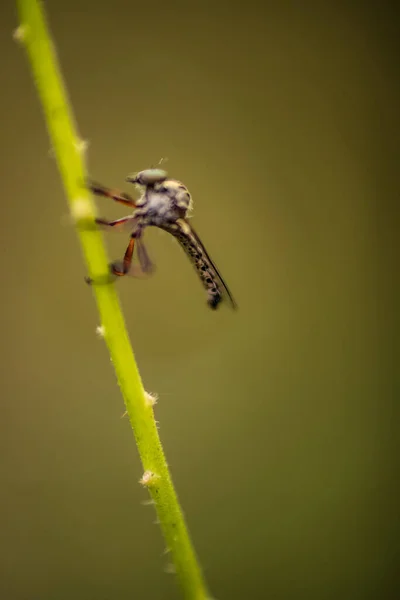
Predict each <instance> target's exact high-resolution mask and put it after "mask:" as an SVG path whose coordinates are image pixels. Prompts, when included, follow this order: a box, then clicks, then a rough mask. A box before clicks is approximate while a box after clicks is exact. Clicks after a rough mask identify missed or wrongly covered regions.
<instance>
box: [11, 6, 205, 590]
mask: <svg viewBox="0 0 400 600" xmlns="http://www.w3.org/2000/svg"><path fill="white" fill-rule="evenodd" d="M17 5H18V11H19V17H20V26H19V27H18V29H17V30H16V32H15V38H16V39H17V40H18V41H20V42H21V43H22V44H23V45H24V46H25V48H26V51H27V54H28V57H29V60H30V64H31V68H32V71H33V76H34V80H35V84H36V88H37V91H38V93H39V96H40V100H41V103H42V106H43V111H44V115H45V120H46V125H47V129H48V132H49V135H50V139H51V142H52V145H53V147H54V151H55V155H56V159H57V163H58V167H59V170H60V174H61V177H62V181H63V184H64V188H65V191H66V195H67V198H68V202H69V204H70V208H71V212H72V215H73V217H74V219H75V222H76V225H77V232H78V236H79V240H80V243H81V247H82V250H83V254H84V257H85V260H86V264H87V267H88V271H89V275H90V277H91V278H93V279H94V280H96V278H98V277H100V278H102V277H103V278H104V276H105V274H106V273H107V272H108V259H107V253H106V250H105V247H104V244H103V239H102V235H101V232H100V231H99V230H98V229H97V228H96V227H95V223H94V218H95V214H96V209H95V204H94V202H93V200H92V198H91V195H90V194H89V192H88V190H86V189H85V185H84V182H85V181H86V169H85V164H84V160H83V155H84V150H85V144H84V143H83V142H82V140H81V139H80V138H79V136H78V133H77V129H76V125H75V123H74V118H73V112H72V108H71V106H70V104H69V102H68V98H67V94H66V90H65V87H64V83H63V80H62V77H61V72H60V68H59V65H58V62H57V57H56V52H55V48H54V44H53V42H52V40H51V35H50V32H49V29H48V27H47V24H46V20H45V16H44V9H43V6H42V4H41V2H40V1H38V0H17ZM88 290H89V288H88ZM93 292H94V295H95V298H96V302H97V307H98V311H99V313H100V321H101V328H100V331H101V332H102V335H103V336H104V339H105V341H106V344H107V347H108V350H109V352H110V357H111V360H112V363H113V365H114V369H115V373H116V376H117V380H118V384H119V387H120V389H121V392H122V395H123V398H124V401H125V405H126V410H127V413H128V415H129V418H130V422H131V425H132V429H133V432H134V435H135V438H136V444H137V447H138V451H139V454H140V458H141V461H142V464H143V469H144V475H143V477H142V478H141V480H140V482H141V483H142V484H143V485H144V486H146V487H147V488H148V490H149V492H150V495H151V498H152V500H153V501H154V505H155V508H156V511H157V515H158V520H159V522H160V525H161V528H162V531H163V534H164V537H165V541H166V544H167V548H168V550H169V552H170V556H171V559H172V561H173V564H174V570H175V572H176V574H177V577H178V580H179V582H180V584H181V588H182V591H183V596H184V598H187V599H188V600H206V598H208V595H207V591H206V585H205V582H204V579H203V576H202V573H201V569H200V566H199V563H198V561H197V558H196V555H195V552H194V549H193V546H192V543H191V541H190V537H189V533H188V530H187V527H186V524H185V521H184V518H183V514H182V510H181V507H180V505H179V502H178V498H177V495H176V492H175V489H174V486H173V483H172V480H171V475H170V473H169V470H168V467H167V463H166V460H165V456H164V452H163V449H162V446H161V442H160V438H159V435H158V431H157V427H156V424H155V420H154V414H153V402H152V399H151V397H149V396H148V395H147V394H146V392H145V390H144V388H143V384H142V380H141V378H140V374H139V370H138V367H137V365H136V361H135V357H134V354H133V351H132V347H131V344H130V340H129V336H128V333H127V331H126V327H125V322H124V318H123V315H122V311H121V307H120V304H119V300H118V297H117V294H116V291H115V286H114V284H107V285H94V286H93Z"/></svg>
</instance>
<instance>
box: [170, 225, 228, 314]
mask: <svg viewBox="0 0 400 600" xmlns="http://www.w3.org/2000/svg"><path fill="white" fill-rule="evenodd" d="M162 229H165V230H166V231H168V232H169V233H172V235H173V236H174V237H175V238H176V239H177V240H178V242H179V244H180V245H181V246H182V248H183V249H184V251H185V252H186V254H187V256H188V257H189V259H190V261H191V263H192V264H193V266H194V268H195V269H196V272H197V274H198V276H199V278H200V280H201V282H202V284H203V287H204V288H205V289H206V291H207V296H208V300H207V302H208V305H209V306H210V308H212V309H216V308H217V307H218V305H219V303H220V302H221V300H222V299H223V294H224V292H225V294H226V296H227V297H228V298H229V300H230V302H231V304H232V306H233V308H236V304H235V301H234V299H233V297H232V295H231V293H230V292H229V290H228V288H227V286H226V284H225V283H224V281H223V279H222V277H221V275H220V273H219V272H218V269H217V268H216V266H215V264H214V263H213V261H212V260H211V258H210V256H209V255H208V253H207V251H206V249H205V248H204V246H203V244H202V242H201V241H200V239H199V237H198V235H197V234H196V232H195V231H194V229H193V228H192V227H191V226H190V225H189V223H188V222H187V221H185V220H184V219H178V220H177V221H176V222H175V223H174V224H169V225H166V226H163V227H162Z"/></svg>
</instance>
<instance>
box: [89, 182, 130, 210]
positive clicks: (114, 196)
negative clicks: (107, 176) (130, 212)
mask: <svg viewBox="0 0 400 600" xmlns="http://www.w3.org/2000/svg"><path fill="white" fill-rule="evenodd" d="M87 185H88V188H89V189H90V190H91V192H92V193H93V194H96V196H104V197H105V198H111V200H114V202H119V203H120V204H125V206H131V207H132V208H135V207H136V202H135V200H134V199H133V198H132V197H131V196H130V195H129V194H126V193H125V192H120V191H118V190H112V189H111V188H108V187H106V186H105V185H102V184H101V183H97V182H95V181H90V180H89V181H88V182H87Z"/></svg>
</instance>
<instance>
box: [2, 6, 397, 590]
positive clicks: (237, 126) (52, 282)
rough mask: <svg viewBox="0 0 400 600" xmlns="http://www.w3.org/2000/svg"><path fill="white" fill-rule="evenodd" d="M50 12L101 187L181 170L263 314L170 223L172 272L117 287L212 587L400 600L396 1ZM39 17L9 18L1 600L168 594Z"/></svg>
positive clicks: (168, 263)
mask: <svg viewBox="0 0 400 600" xmlns="http://www.w3.org/2000/svg"><path fill="white" fill-rule="evenodd" d="M47 9H48V15H49V18H50V22H51V27H52V31H53V34H54V36H55V39H56V42H57V47H58V54H59V58H60V60H61V63H62V67H63V72H64V75H65V77H66V81H67V85H68V90H69V93H70V97H71V100H72V102H73V105H74V109H75V113H76V118H77V120H78V124H79V129H80V132H81V135H82V136H83V137H84V138H87V139H88V140H89V142H90V146H89V153H88V163H89V168H90V174H91V175H92V177H94V178H96V179H98V180H100V181H102V182H103V183H105V184H108V185H111V186H120V185H121V186H122V187H123V189H125V190H126V191H130V189H129V185H127V184H124V177H125V176H126V175H127V174H128V173H130V172H132V171H135V170H140V169H144V168H147V167H149V166H151V165H156V164H157V162H158V161H159V160H160V158H162V157H168V162H167V163H166V168H167V169H168V171H169V173H170V174H171V175H172V176H174V177H177V178H178V179H181V180H182V181H183V182H184V183H185V184H186V185H187V186H188V188H189V190H190V191H191V193H192V195H193V198H194V202H195V212H194V217H193V224H194V225H195V226H196V228H197V230H198V233H199V235H200V237H201V238H202V240H203V242H204V244H205V246H206V248H207V249H208V251H209V252H210V254H211V255H212V256H213V258H214V259H215V261H216V263H217V265H218V266H219V268H220V269H221V271H222V273H223V275H224V277H225V278H226V281H227V283H228V285H229V286H230V287H231V289H232V292H233V293H234V295H235V297H236V299H237V302H238V304H239V310H238V312H237V313H234V312H233V311H231V310H230V309H229V307H228V306H221V308H220V309H219V310H218V311H217V312H215V313H213V312H212V311H210V310H209V309H208V308H207V306H206V297H205V293H204V291H203V289H202V288H201V286H200V284H199V282H198V280H197V278H196V276H195V274H194V272H193V271H192V267H191V266H190V264H189V262H188V261H187V258H186V257H185V255H184V254H183V252H182V251H181V250H180V248H179V247H178V246H177V244H176V243H175V242H174V240H173V239H172V238H170V237H168V235H166V234H162V233H161V232H157V231H154V230H152V231H149V232H148V233H147V234H146V238H147V242H148V248H149V252H150V253H151V255H152V257H153V259H154V260H155V262H156V264H157V272H156V274H155V276H154V277H153V278H151V279H149V280H146V281H140V280H135V279H132V278H128V279H127V280H124V281H119V282H118V287H119V290H120V296H121V301H122V304H123V308H124V313H125V316H126V320H127V325H128V328H129V332H130V335H131V338H132V341H133V346H134V350H135V354H136V357H137V360H138V363H139V366H140V369H141V373H142V376H143V379H144V382H145V386H146V388H147V389H148V390H149V391H154V392H158V394H159V403H158V405H157V407H156V418H157V419H158V420H159V423H160V434H161V437H162V441H163V443H164V447H165V450H166V453H167V458H168V462H169V464H170V466H171V469H172V474H173V478H174V480H175V483H176V486H177V489H178V492H179V496H180V499H181V501H182V504H183V506H184V510H185V514H186V517H187V520H188V523H189V525H190V529H191V533H192V536H193V540H194V542H195V546H196V549H197V551H198V554H199V556H200V559H201V562H202V565H203V567H204V570H205V574H206V577H207V579H208V582H209V585H210V589H211V591H212V594H213V596H215V597H216V598H217V599H218V600H239V599H240V600H247V599H251V600H253V599H254V600H256V599H257V600H258V599H264V598H265V599H274V600H286V599H294V600H298V599H302V598H305V599H307V600H313V599H318V600H328V599H329V600H330V599H332V600H333V599H339V598H340V599H342V600H350V599H351V600H354V599H375V598H379V599H380V598H389V597H392V598H395V597H398V596H397V594H396V591H395V569H396V561H395V556H396V554H395V550H396V546H397V538H398V534H399V528H398V509H397V501H398V497H397V490H396V478H397V473H396V470H395V463H396V462H397V461H396V460H395V456H396V454H395V450H396V448H395V436H396V435H397V433H396V429H397V426H396V417H397V411H396V410H395V408H396V404H395V391H396V383H397V382H396V376H395V375H396V373H395V371H396V370H397V365H396V362H397V360H395V354H394V345H395V335H394V332H395V323H394V292H395V276H396V270H395V266H396V263H397V262H398V260H397V257H396V246H397V242H396V231H397V224H396V220H395V217H396V212H397V202H398V193H397V190H398V147H399V146H398V141H399V138H398V99H399V93H398V92H399V86H398V84H399V79H398V74H397V68H398V66H397V64H396V58H395V54H396V50H397V49H398V48H396V46H397V45H398V44H397V41H396V36H397V25H396V21H397V20H396V14H395V11H394V9H393V10H391V9H390V4H389V3H387V4H385V3H379V5H378V4H377V6H376V8H375V9H373V8H371V7H368V6H367V5H366V4H363V3H360V4H359V5H357V4H355V3H351V6H350V4H348V5H346V3H340V2H339V3H338V2H333V1H332V2H324V3H311V2H309V3H308V2H298V3H296V2H264V3H262V2H259V3H256V2H253V1H250V2H246V3H242V4H239V3H237V4H235V3H233V4H232V3H231V4H228V3H222V2H215V3H213V2H209V3H208V2H193V3H191V2H175V1H174V0H172V1H171V2H162V3H161V2H159V1H158V0H153V1H151V2H150V1H148V2H146V3H144V2H142V3H128V2H122V0H114V1H113V2H102V1H99V2H94V1H93V0H91V1H87V2H84V1H82V2H77V1H76V0H69V1H66V0H65V1H57V2H56V1H48V2H47ZM16 24H17V21H16V14H15V7H14V6H13V3H12V2H9V3H8V2H3V3H2V4H1V9H0V27H1V38H0V61H1V62H0V66H1V81H2V86H1V87H2V90H1V96H0V107H1V113H0V114H1V116H2V119H1V122H2V123H1V131H0V137H1V142H2V143H1V160H0V164H1V177H2V200H1V274H2V285H1V290H2V291H1V305H2V310H1V314H0V319H1V322H0V326H1V349H0V358H1V388H0V395H1V404H0V411H1V414H0V444H1V448H0V478H1V479H0V481H1V494H0V519H1V522H0V531H1V535H0V566H1V575H0V598H1V599H4V600H50V599H51V600H53V599H57V600H58V599H60V600H64V599H65V600H70V599H72V598H74V599H77V600H78V599H79V600H80V599H84V600H89V599H93V600H115V599H118V600H127V599H132V598H135V599H136V598H137V599H140V600H148V599H150V600H152V599H157V600H158V599H163V600H172V599H174V598H179V594H178V590H177V588H176V584H175V581H174V578H173V577H172V576H171V575H168V574H165V573H164V568H165V566H166V565H167V564H168V556H166V555H163V550H164V545H163V541H162V538H161V534H160V530H159V528H158V527H157V526H156V525H154V524H153V522H154V520H155V514H154V512H153V509H152V508H151V507H148V506H144V505H143V504H142V503H143V501H144V500H146V493H145V490H143V489H142V488H141V487H140V485H139V484H138V480H139V478H140V476H141V465H140V463H139V459H138V455H137V452H136V447H135V444H134V441H133V438H132V433H131V431H130V427H129V423H128V420H127V419H121V415H122V414H123V412H124V407H123V402H122V399H121V396H120V393H119V389H118V387H117V385H116V382H115V378H114V373H113V369H112V365H111V364H110V361H109V357H108V354H107V351H106V349H105V346H104V343H103V342H102V341H101V340H99V339H98V338H97V337H96V334H95V328H96V326H97V325H98V317H97V313H96V308H95V303H94V301H93V297H92V293H91V290H90V288H88V287H87V286H86V285H85V284H84V281H83V278H84V276H85V274H86V272H85V267H84V264H83V261H82V258H81V253H80V248H79V245H78V241H77V238H76V234H75V231H74V229H73V227H72V226H71V224H70V222H69V218H68V208H67V203H66V200H65V197H64V193H63V189H62V185H61V182H60V178H59V175H58V172H57V168H56V164H55V161H54V159H53V158H52V154H51V149H50V145H49V140H48V137H47V134H46V130H45V126H44V121H43V118H42V113H41V107H40V105H39V101H38V98H37V95H36V91H35V89H34V86H33V83H32V78H31V73H30V71H29V68H28V63H27V59H26V56H25V53H24V51H23V49H22V48H21V47H19V46H18V45H17V44H16V43H15V42H14V41H13V40H12V30H13V28H14V27H15V26H16ZM98 206H99V213H100V214H101V215H102V216H104V217H118V216H122V215H123V214H124V207H122V209H120V208H119V207H117V206H115V205H112V203H111V202H109V201H107V200H106V199H99V200H98ZM126 242H127V238H126V237H124V236H123V235H122V236H121V235H117V234H110V235H109V236H108V237H107V243H108V245H109V249H110V257H112V258H119V257H121V256H122V253H123V252H124V249H125V244H126Z"/></svg>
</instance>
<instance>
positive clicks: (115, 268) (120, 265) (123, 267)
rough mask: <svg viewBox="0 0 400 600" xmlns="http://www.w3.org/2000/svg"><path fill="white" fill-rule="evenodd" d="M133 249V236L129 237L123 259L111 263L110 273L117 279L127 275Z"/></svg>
mask: <svg viewBox="0 0 400 600" xmlns="http://www.w3.org/2000/svg"><path fill="white" fill-rule="evenodd" d="M134 248H135V236H134V234H132V235H131V239H130V240H129V244H128V247H127V249H126V250H125V255H124V258H123V259H122V262H121V261H115V262H113V263H111V265H110V266H111V272H112V273H114V275H117V276H118V277H122V276H123V275H126V274H127V273H129V270H130V268H131V264H132V256H133V250H134Z"/></svg>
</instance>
